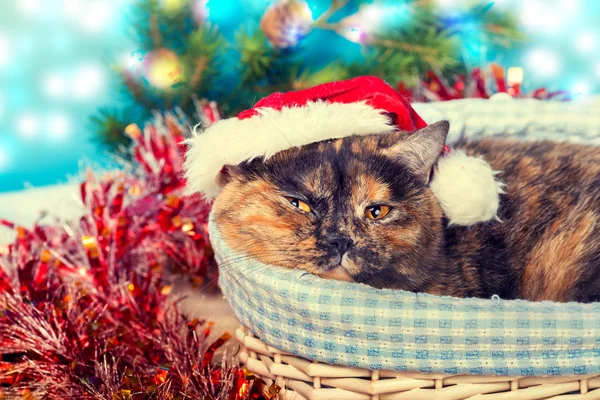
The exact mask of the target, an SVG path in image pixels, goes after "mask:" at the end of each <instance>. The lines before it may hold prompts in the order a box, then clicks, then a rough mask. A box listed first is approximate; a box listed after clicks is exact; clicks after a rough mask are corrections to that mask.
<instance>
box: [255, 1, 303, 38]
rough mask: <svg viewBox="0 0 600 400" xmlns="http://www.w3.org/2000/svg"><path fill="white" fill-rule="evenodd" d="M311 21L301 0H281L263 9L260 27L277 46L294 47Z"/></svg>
mask: <svg viewBox="0 0 600 400" xmlns="http://www.w3.org/2000/svg"><path fill="white" fill-rule="evenodd" d="M312 22H313V19H312V13H311V11H310V8H309V7H308V4H307V3H306V2H305V1H303V0H281V1H279V2H278V3H275V4H273V5H272V6H270V7H269V8H267V10H266V11H265V14H264V15H263V17H262V19H261V21H260V29H261V30H262V31H263V33H264V34H265V36H266V37H267V39H268V40H269V42H271V44H272V45H273V46H275V47H278V48H288V47H294V46H296V45H297V44H298V41H299V40H300V39H302V38H303V37H304V36H306V34H308V32H309V31H310V28H311V24H312Z"/></svg>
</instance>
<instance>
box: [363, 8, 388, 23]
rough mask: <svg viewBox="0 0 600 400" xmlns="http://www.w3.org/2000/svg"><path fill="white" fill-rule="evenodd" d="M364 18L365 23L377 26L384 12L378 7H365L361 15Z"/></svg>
mask: <svg viewBox="0 0 600 400" xmlns="http://www.w3.org/2000/svg"><path fill="white" fill-rule="evenodd" d="M361 14H362V15H363V18H364V22H366V23H369V24H377V23H379V22H380V21H381V18H382V17H383V10H382V9H381V8H379V7H377V6H374V5H371V6H367V7H365V9H364V10H363V11H362V13H361Z"/></svg>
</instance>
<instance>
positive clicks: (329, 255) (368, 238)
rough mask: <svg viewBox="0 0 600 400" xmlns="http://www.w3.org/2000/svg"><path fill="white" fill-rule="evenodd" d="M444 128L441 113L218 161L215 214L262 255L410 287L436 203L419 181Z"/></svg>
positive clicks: (240, 248)
mask: <svg viewBox="0 0 600 400" xmlns="http://www.w3.org/2000/svg"><path fill="white" fill-rule="evenodd" d="M447 133H448V123H447V122H445V121H443V122H440V123H437V124H433V125H430V126H429V127H427V128H425V129H423V130H421V131H417V132H414V133H411V132H394V133H385V134H373V135H366V136H352V137H347V138H343V139H336V140H331V141H326V142H319V143H313V144H310V145H306V146H303V147H299V148H293V149H289V150H285V151H282V152H280V153H277V154H275V155H274V156H272V157H270V158H268V159H267V160H264V159H262V158H261V159H254V160H252V161H250V162H246V163H243V164H241V165H238V166H234V167H226V168H225V169H224V171H223V172H222V174H221V176H220V177H219V183H220V185H221V186H222V191H221V193H220V194H219V196H218V197H217V199H216V200H215V203H214V206H213V210H214V215H215V220H216V222H217V224H218V226H219V228H220V231H221V233H222V236H223V238H224V240H225V241H226V243H227V244H228V245H229V246H230V247H231V248H233V249H234V250H236V251H237V252H238V253H240V254H243V255H244V256H248V257H252V258H254V259H257V260H259V261H261V262H264V263H268V264H273V265H279V266H283V267H288V268H301V269H304V270H306V271H308V272H310V273H312V274H316V275H319V276H321V277H325V278H333V279H339V280H346V281H355V282H362V283H365V284H368V285H371V286H374V287H378V288H382V287H390V288H401V289H405V290H412V291H417V290H418V289H419V288H420V287H422V286H423V285H424V284H425V283H426V281H427V275H428V273H429V270H431V269H432V268H434V266H435V264H436V262H437V260H438V259H439V253H440V248H441V241H442V211H441V209H440V206H439V204H438V202H437V200H436V199H435V198H434V196H433V194H432V192H431V191H430V189H429V188H428V186H427V184H428V181H429V178H430V173H431V169H432V166H433V165H434V163H435V161H436V160H437V158H438V156H439V154H440V152H441V150H442V147H443V145H444V142H445V139H446V135H447ZM227 262H228V260H225V262H224V264H223V265H221V268H226V267H227V265H226V264H227ZM231 262H234V260H231ZM249 272H250V271H249Z"/></svg>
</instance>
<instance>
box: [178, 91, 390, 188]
mask: <svg viewBox="0 0 600 400" xmlns="http://www.w3.org/2000/svg"><path fill="white" fill-rule="evenodd" d="M257 111H258V113H259V115H256V116H253V117H251V118H246V119H242V120H239V119H237V118H230V119H225V120H222V121H219V122H217V123H215V124H214V125H211V126H209V127H208V128H206V129H205V130H204V131H201V132H195V133H194V136H193V137H192V138H191V139H189V140H188V141H187V144H188V145H189V149H188V152H187V155H186V161H185V174H186V180H187V186H188V190H191V191H193V192H200V193H202V194H203V195H204V196H205V197H206V198H208V199H212V198H215V197H216V196H217V195H218V194H219V186H218V185H217V182H216V178H217V176H218V174H219V172H220V171H221V168H222V167H223V166H225V165H236V164H239V163H241V162H243V161H248V160H251V159H253V158H256V157H267V158H268V157H270V156H272V155H273V154H275V153H277V152H279V151H282V150H286V149H289V148H292V147H299V146H304V145H306V144H309V143H314V142H319V141H322V140H326V139H337V138H341V137H346V136H351V135H366V134H371V133H380V132H390V131H394V130H396V129H397V128H396V127H395V126H393V125H390V121H389V119H388V118H387V117H386V116H385V115H384V114H383V113H382V111H381V110H377V109H374V108H372V107H371V106H369V105H367V104H366V103H365V102H356V103H349V104H343V103H326V102H310V103H307V104H306V105H304V106H301V107H284V108H282V109H281V110H275V109H271V108H262V109H258V110H257Z"/></svg>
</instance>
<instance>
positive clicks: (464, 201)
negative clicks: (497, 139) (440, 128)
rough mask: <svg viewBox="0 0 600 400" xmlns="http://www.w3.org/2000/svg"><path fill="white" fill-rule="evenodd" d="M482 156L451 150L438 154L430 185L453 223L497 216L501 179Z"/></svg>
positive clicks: (462, 223)
mask: <svg viewBox="0 0 600 400" xmlns="http://www.w3.org/2000/svg"><path fill="white" fill-rule="evenodd" d="M498 173H499V172H497V171H494V170H493V169H492V167H491V166H490V164H488V163H487V162H486V161H485V160H484V159H482V158H481V157H470V156H468V155H467V154H466V153H465V152H464V150H454V151H452V152H451V153H450V154H448V155H446V156H442V157H440V159H439V160H438V164H437V166H436V169H435V171H434V174H433V179H432V180H431V183H430V187H431V190H432V191H433V194H434V195H435V197H436V198H437V200H438V201H439V203H440V206H441V207H442V210H444V214H446V217H448V219H449V220H450V224H453V225H473V224H476V223H478V222H486V221H489V220H491V219H494V218H495V219H497V220H498V217H497V213H498V207H499V205H500V194H502V193H504V191H503V190H502V187H503V186H504V184H503V183H501V182H500V181H498V180H497V179H496V178H495V176H496V175H497V174H498Z"/></svg>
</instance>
